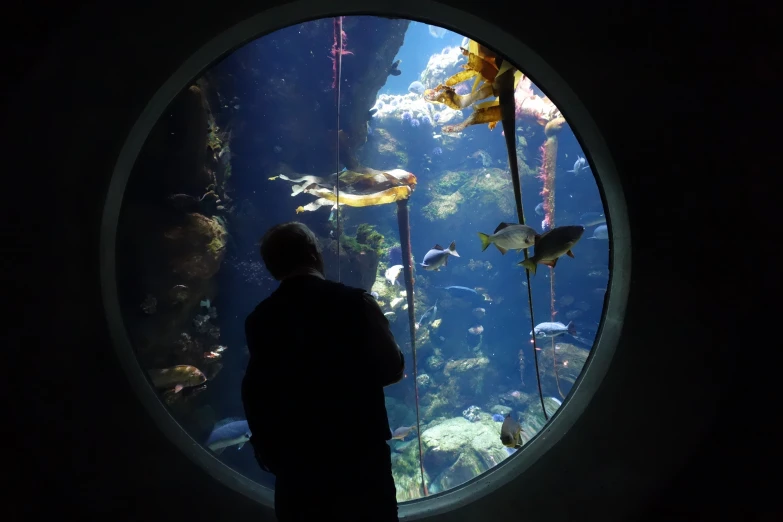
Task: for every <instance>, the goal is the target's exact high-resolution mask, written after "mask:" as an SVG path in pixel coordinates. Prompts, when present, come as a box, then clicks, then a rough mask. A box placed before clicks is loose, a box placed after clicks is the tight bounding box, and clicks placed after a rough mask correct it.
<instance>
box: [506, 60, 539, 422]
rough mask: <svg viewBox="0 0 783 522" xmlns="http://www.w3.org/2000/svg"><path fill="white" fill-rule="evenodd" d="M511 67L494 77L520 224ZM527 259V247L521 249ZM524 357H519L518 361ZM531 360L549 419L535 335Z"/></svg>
mask: <svg viewBox="0 0 783 522" xmlns="http://www.w3.org/2000/svg"><path fill="white" fill-rule="evenodd" d="M513 72H514V71H513V69H512V70H509V71H506V72H505V73H504V74H501V75H500V76H498V77H497V78H496V79H495V87H496V88H497V91H498V99H499V100H500V111H501V117H502V119H501V121H502V122H503V136H504V137H505V138H506V151H507V153H508V166H509V169H510V171H511V184H512V185H513V187H514V201H515V202H516V205H517V217H518V218H519V223H520V224H521V225H524V224H525V210H524V208H523V207H522V184H521V181H520V179H519V163H518V162H517V130H516V100H515V98H514V74H513ZM522 252H524V255H525V260H526V261H527V258H528V253H527V249H524V250H522ZM525 277H526V278H527V303H528V309H529V311H530V331H531V332H532V331H535V328H536V321H535V319H534V318H533V292H532V290H531V286H530V270H525ZM523 359H524V358H523V357H520V361H522V360H523ZM533 360H534V361H535V365H536V383H537V385H538V399H539V400H540V401H541V410H542V411H543V412H544V419H546V420H549V414H547V412H546V406H545V405H544V394H543V392H542V391H541V373H540V371H539V367H538V347H537V346H536V336H535V335H533Z"/></svg>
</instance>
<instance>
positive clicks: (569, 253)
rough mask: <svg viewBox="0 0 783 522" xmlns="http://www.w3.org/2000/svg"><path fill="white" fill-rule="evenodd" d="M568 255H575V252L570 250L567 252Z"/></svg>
mask: <svg viewBox="0 0 783 522" xmlns="http://www.w3.org/2000/svg"><path fill="white" fill-rule="evenodd" d="M566 255H567V256H568V257H574V253H573V252H571V250H569V251H568V252H566Z"/></svg>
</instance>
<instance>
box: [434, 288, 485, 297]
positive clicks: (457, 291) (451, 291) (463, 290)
mask: <svg viewBox="0 0 783 522" xmlns="http://www.w3.org/2000/svg"><path fill="white" fill-rule="evenodd" d="M438 288H442V289H443V290H448V291H449V293H451V294H455V293H457V294H459V293H460V292H462V293H469V294H474V295H478V291H477V290H474V289H473V288H468V287H467V286H439V287H438Z"/></svg>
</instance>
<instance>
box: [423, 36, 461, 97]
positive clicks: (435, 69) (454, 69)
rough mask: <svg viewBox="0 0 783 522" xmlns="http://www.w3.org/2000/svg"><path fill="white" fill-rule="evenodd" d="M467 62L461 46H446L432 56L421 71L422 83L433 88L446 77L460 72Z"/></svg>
mask: <svg viewBox="0 0 783 522" xmlns="http://www.w3.org/2000/svg"><path fill="white" fill-rule="evenodd" d="M465 62H466V60H465V57H464V56H463V54H462V50H461V49H460V48H459V47H456V46H455V47H446V48H445V49H443V50H442V51H441V52H440V53H439V54H433V55H432V56H430V59H429V61H428V62H427V67H425V68H424V71H422V73H421V83H423V84H424V86H425V87H427V88H429V89H432V88H434V87H435V86H437V85H440V84H442V83H444V82H445V81H446V78H448V77H450V76H453V75H455V74H457V73H458V72H460V71H461V70H462V69H461V67H460V66H461V65H462V64H464V63H465Z"/></svg>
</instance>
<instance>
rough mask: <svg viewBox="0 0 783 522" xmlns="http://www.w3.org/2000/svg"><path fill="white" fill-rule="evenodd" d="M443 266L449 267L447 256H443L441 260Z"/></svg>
mask: <svg viewBox="0 0 783 522" xmlns="http://www.w3.org/2000/svg"><path fill="white" fill-rule="evenodd" d="M443 266H449V256H444V258H443Z"/></svg>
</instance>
